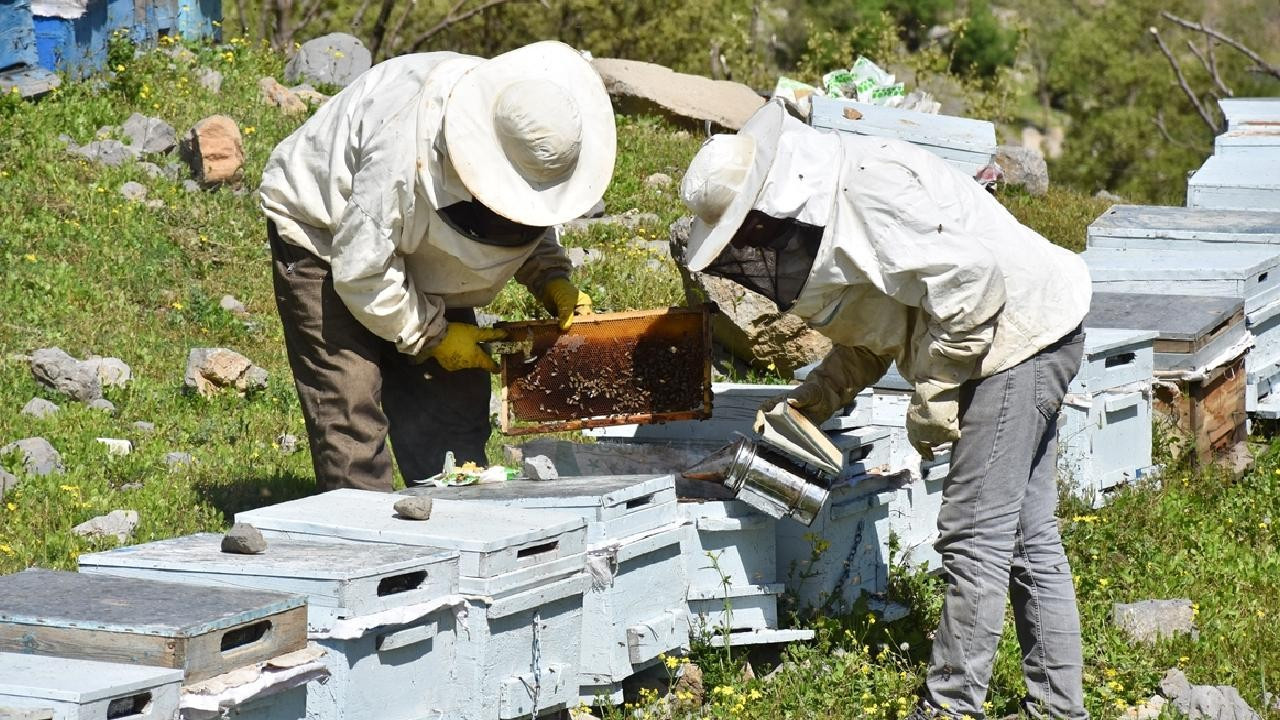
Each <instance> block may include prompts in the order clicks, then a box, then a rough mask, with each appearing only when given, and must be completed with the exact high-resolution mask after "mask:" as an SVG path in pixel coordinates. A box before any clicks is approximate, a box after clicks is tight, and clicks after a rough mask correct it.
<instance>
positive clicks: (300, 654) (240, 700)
mask: <svg viewBox="0 0 1280 720" xmlns="http://www.w3.org/2000/svg"><path fill="white" fill-rule="evenodd" d="M324 656H325V650H324V649H323V648H321V647H319V646H317V645H315V644H314V643H309V644H308V645H307V647H306V648H303V649H302V650H298V651H296V652H292V653H286V654H284V655H279V656H277V657H274V658H271V659H270V660H267V661H263V662H259V663H254V664H253V665H247V666H242V667H238V668H236V669H235V670H233V671H231V672H228V673H223V674H222V675H217V676H214V677H212V678H209V679H207V680H202V681H200V682H196V683H189V684H187V685H183V686H182V696H181V698H180V699H179V701H178V716H179V717H180V718H182V720H223V719H224V718H229V717H234V718H241V719H242V720H301V718H304V717H307V696H308V693H307V690H308V687H309V686H310V685H313V684H315V683H316V682H324V681H325V680H326V679H327V678H328V677H329V671H328V669H326V668H325V666H324V663H323V662H322V660H323V658H324Z"/></svg>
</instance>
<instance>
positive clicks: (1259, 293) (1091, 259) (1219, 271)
mask: <svg viewBox="0 0 1280 720" xmlns="http://www.w3.org/2000/svg"><path fill="white" fill-rule="evenodd" d="M1081 257H1082V258H1084V261H1085V262H1086V263H1087V264H1088V266H1089V274H1090V275H1091V276H1092V277H1093V288H1094V290H1095V291H1097V292H1107V293H1117V292H1119V293H1146V294H1153V293H1154V294H1177V295H1209V296H1213V297H1230V298H1240V299H1242V300H1244V311H1245V312H1253V311H1255V310H1258V309H1261V308H1263V307H1265V306H1266V305H1269V304H1271V303H1272V302H1275V301H1276V300H1277V299H1280V248H1273V247H1267V246H1262V245H1247V246H1243V245H1242V246H1236V245H1233V246H1229V247H1214V248H1209V249H1188V250H1123V249H1112V248H1091V249H1089V250H1086V251H1085V252H1084V253H1083V254H1082V255H1081Z"/></svg>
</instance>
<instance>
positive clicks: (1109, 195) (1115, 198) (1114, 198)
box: [1093, 190, 1126, 205]
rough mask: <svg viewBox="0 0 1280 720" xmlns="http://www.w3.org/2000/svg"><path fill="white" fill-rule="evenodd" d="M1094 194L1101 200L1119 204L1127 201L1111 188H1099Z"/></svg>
mask: <svg viewBox="0 0 1280 720" xmlns="http://www.w3.org/2000/svg"><path fill="white" fill-rule="evenodd" d="M1093 196H1094V197H1096V198H1098V199H1099V200H1106V201H1107V202H1109V203H1114V204H1117V205H1118V204H1121V203H1124V202H1126V201H1125V199H1124V198H1122V197H1120V196H1119V195H1117V194H1115V193H1113V192H1111V191H1110V190H1099V191H1098V192H1096V193H1094V194H1093Z"/></svg>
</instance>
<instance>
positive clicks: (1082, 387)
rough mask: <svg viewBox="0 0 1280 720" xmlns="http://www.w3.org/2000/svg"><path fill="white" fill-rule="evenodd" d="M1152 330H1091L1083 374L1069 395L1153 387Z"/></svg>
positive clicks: (1077, 378) (1086, 341)
mask: <svg viewBox="0 0 1280 720" xmlns="http://www.w3.org/2000/svg"><path fill="white" fill-rule="evenodd" d="M1157 336H1158V334H1157V333H1156V332H1155V331H1153V330H1129V329H1125V328H1090V329H1089V330H1088V331H1087V332H1085V336H1084V357H1083V358H1082V361H1081V363H1080V371H1079V372H1078V373H1076V376H1075V378H1073V379H1072V380H1071V385H1070V386H1069V387H1068V389H1067V392H1072V393H1095V392H1101V391H1103V390H1110V389H1112V388H1118V387H1122V386H1124V385H1131V384H1133V383H1150V382H1151V380H1152V377H1153V373H1154V372H1155V365H1154V362H1155V358H1154V350H1153V346H1152V343H1153V341H1154V340H1155V339H1156V337H1157Z"/></svg>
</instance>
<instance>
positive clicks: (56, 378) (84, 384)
mask: <svg viewBox="0 0 1280 720" xmlns="http://www.w3.org/2000/svg"><path fill="white" fill-rule="evenodd" d="M31 374H32V375H33V376H35V379H36V381H37V382H39V383H40V384H41V385H44V386H45V387H47V388H50V389H53V390H56V391H58V392H60V393H62V394H63V395H66V396H67V397H70V398H71V399H72V400H78V401H80V402H88V401H89V400H94V399H97V398H100V397H102V383H101V382H100V381H99V380H98V375H97V373H96V372H94V371H93V369H91V368H89V367H86V366H85V365H84V363H82V362H80V361H79V360H77V359H75V358H73V357H71V356H70V355H68V354H67V353H65V352H63V350H62V348H57V347H52V348H40V349H39V350H36V351H35V352H33V353H31Z"/></svg>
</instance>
